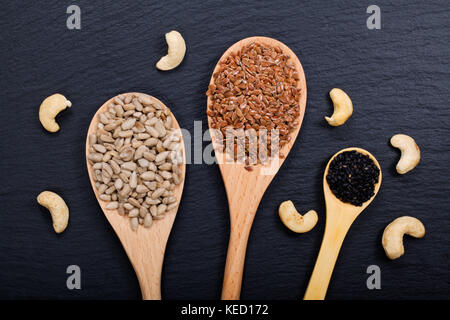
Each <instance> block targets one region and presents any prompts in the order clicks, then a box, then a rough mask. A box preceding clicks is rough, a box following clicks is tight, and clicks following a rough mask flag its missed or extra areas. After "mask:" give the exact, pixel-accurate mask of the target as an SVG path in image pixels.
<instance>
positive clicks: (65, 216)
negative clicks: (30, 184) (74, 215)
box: [37, 191, 69, 233]
mask: <svg viewBox="0 0 450 320" xmlns="http://www.w3.org/2000/svg"><path fill="white" fill-rule="evenodd" d="M37 202H38V203H39V204H40V205H41V206H44V207H46V208H47V209H48V210H49V211H50V214H51V215H52V220H53V229H55V232H56V233H61V232H63V231H64V230H65V229H66V227H67V223H68V222H69V208H68V207H67V205H66V203H65V202H64V200H63V198H61V197H60V196H58V195H57V194H56V193H54V192H51V191H43V192H41V193H40V194H39V195H38V197H37Z"/></svg>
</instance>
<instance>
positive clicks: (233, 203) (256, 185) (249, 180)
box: [207, 37, 306, 300]
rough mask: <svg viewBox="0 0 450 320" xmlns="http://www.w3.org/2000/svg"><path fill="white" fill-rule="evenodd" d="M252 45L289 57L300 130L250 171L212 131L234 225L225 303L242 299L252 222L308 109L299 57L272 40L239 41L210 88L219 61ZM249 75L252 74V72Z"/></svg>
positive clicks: (209, 100) (293, 132)
mask: <svg viewBox="0 0 450 320" xmlns="http://www.w3.org/2000/svg"><path fill="white" fill-rule="evenodd" d="M252 43H260V44H263V45H269V46H271V47H273V48H279V49H281V52H282V53H283V54H286V55H289V59H290V61H292V65H293V68H294V70H295V71H296V73H297V75H298V82H297V87H296V89H297V90H300V93H301V94H300V96H299V98H298V106H299V112H298V116H297V118H296V119H294V121H297V126H296V127H295V128H293V130H292V131H291V132H290V133H289V139H290V140H289V142H288V143H287V144H285V145H284V146H282V147H281V148H280V155H282V156H281V157H278V156H276V157H274V159H273V160H270V161H269V163H268V164H265V165H264V166H263V165H256V166H252V167H250V168H248V166H245V164H243V163H239V162H233V163H230V162H227V160H226V155H225V153H224V152H223V151H222V150H223V149H222V147H221V146H220V145H221V144H220V143H221V141H222V140H221V139H220V138H217V137H216V136H215V135H214V132H213V131H212V132H211V138H212V143H213V146H214V151H215V156H216V158H217V160H218V162H219V168H220V172H221V174H222V178H223V181H224V184H225V189H226V192H227V198H228V205H229V210H230V222H231V223H230V227H231V230H230V240H229V243H228V253H227V260H226V265H225V275H224V280H223V288H222V299H224V300H237V299H239V298H240V293H241V285H242V276H243V272H244V262H245V253H246V249H247V241H248V237H249V234H250V229H251V227H252V223H253V219H254V217H255V214H256V211H257V209H258V206H259V202H260V201H261V198H262V197H263V195H264V193H265V191H266V189H267V187H268V186H269V184H270V182H271V181H272V179H273V178H274V177H275V175H276V173H277V172H278V170H279V168H280V167H281V165H282V164H283V162H284V160H285V158H286V157H287V155H288V154H289V152H290V150H291V148H292V146H293V145H294V142H295V139H296V138H297V135H298V133H299V131H300V127H301V124H302V120H303V116H304V114H305V109H306V79H305V74H304V71H303V68H302V65H301V63H300V61H299V59H298V57H297V56H296V55H295V53H294V52H293V51H292V50H291V49H290V48H289V47H288V46H286V45H285V44H283V43H282V42H280V41H277V40H275V39H272V38H267V37H250V38H246V39H243V40H240V41H238V42H236V43H235V44H233V45H232V46H231V47H229V48H228V49H227V50H226V51H225V53H224V54H223V55H222V57H221V58H220V60H219V63H217V65H216V67H215V69H214V71H213V75H212V77H211V81H210V86H211V85H213V84H214V81H215V78H214V75H215V74H216V73H218V72H219V71H220V69H221V66H220V61H222V59H224V58H226V57H228V56H229V55H230V54H232V53H236V52H238V51H240V50H242V48H243V47H244V46H247V45H250V44H252ZM249 74H251V73H250V72H249ZM207 103H208V108H210V107H211V106H212V104H213V101H212V98H211V96H210V95H209V96H208V102H207ZM208 124H209V128H210V129H213V128H214V123H213V119H212V118H211V115H210V114H208ZM246 167H247V168H246Z"/></svg>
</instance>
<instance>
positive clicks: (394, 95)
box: [0, 0, 450, 299]
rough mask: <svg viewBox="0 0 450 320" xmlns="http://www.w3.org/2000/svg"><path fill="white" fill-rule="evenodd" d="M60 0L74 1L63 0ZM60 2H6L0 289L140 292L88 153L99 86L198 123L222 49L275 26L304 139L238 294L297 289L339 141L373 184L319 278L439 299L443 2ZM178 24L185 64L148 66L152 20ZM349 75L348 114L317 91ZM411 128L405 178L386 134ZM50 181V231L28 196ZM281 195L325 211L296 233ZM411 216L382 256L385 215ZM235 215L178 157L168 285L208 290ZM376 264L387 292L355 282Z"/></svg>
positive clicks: (341, 294)
mask: <svg viewBox="0 0 450 320" xmlns="http://www.w3.org/2000/svg"><path fill="white" fill-rule="evenodd" d="M68 4H69V3H68ZM68 4H65V3H62V2H60V1H55V0H54V1H45V2H29V1H28V2H27V3H26V6H24V3H23V2H22V1H14V2H11V1H10V2H9V3H8V4H5V6H3V7H2V10H1V11H0V40H1V46H0V61H1V64H0V74H1V77H0V88H1V93H0V108H1V111H2V113H1V117H0V135H1V137H2V139H0V150H1V160H0V173H1V178H2V183H1V184H0V298H65V299H72V298H99V299H137V298H139V297H140V291H139V287H138V283H137V280H136V277H135V275H134V272H133V269H132V267H131V265H130V263H129V261H128V259H127V257H126V255H125V252H124V251H123V250H122V248H121V245H120V242H119V241H118V239H117V237H116V236H115V234H114V232H113V231H112V229H111V227H110V226H109V225H108V223H107V221H106V219H105V218H104V216H103V214H102V212H101V210H100V208H99V206H98V205H97V203H96V200H95V197H94V194H93V192H92V191H91V186H90V184H89V180H88V176H87V171H86V165H85V161H84V143H85V135H86V132H87V128H88V125H89V121H90V119H91V117H92V116H93V114H94V113H95V111H96V110H97V108H98V107H99V106H101V105H102V103H103V102H104V101H106V100H107V99H109V98H110V97H112V96H114V95H116V94H118V93H121V92H128V91H141V92H145V93H148V94H151V95H153V96H155V97H157V98H159V99H161V100H162V101H163V102H165V103H166V104H167V105H168V106H169V107H170V108H171V109H172V111H173V112H174V114H175V115H176V116H177V119H178V121H179V123H180V124H181V125H182V126H183V127H184V128H186V129H188V130H190V131H191V133H193V131H194V130H193V129H194V120H197V121H202V124H203V128H204V129H205V128H206V126H207V123H206V115H205V107H206V96H205V94H204V93H205V91H206V89H207V84H208V82H209V78H210V76H211V72H212V70H213V68H214V66H215V64H216V62H217V60H218V58H219V57H220V56H221V55H222V53H223V52H224V51H225V50H226V49H227V48H228V47H229V46H230V45H232V44H233V43H234V42H236V41H238V40H240V39H242V38H245V37H248V36H253V35H265V36H270V37H274V38H276V39H278V40H280V41H282V42H284V43H285V44H287V45H288V46H289V47H290V48H291V49H292V50H293V51H294V52H296V54H297V55H298V57H299V58H300V60H301V62H302V64H303V67H304V69H305V73H306V79H307V85H308V102H307V110H306V115H305V119H304V122H303V126H302V129H301V131H300V135H299V138H298V140H297V142H296V143H295V145H294V148H293V150H292V151H291V153H290V155H289V157H288V159H287V160H286V162H285V163H284V165H283V167H282V169H281V170H280V172H279V174H278V175H277V177H276V178H275V179H274V180H273V182H272V184H271V186H270V187H269V189H268V190H267V193H266V195H265V196H264V198H263V200H262V202H261V205H260V208H259V210H258V212H257V216H256V219H255V222H254V225H253V229H252V232H251V235H250V240H249V244H248V251H247V260H246V269H245V275H244V282H243V290H242V298H243V299H298V298H300V297H302V296H303V293H304V291H305V289H306V286H307V282H308V279H309V277H310V275H311V272H312V269H313V266H314V262H315V259H316V256H317V253H318V250H319V246H320V242H321V237H322V234H323V230H324V225H325V208H324V201H323V195H322V174H323V169H324V167H325V164H326V162H327V161H328V159H329V157H330V156H331V155H332V154H334V153H335V152H336V151H338V150H340V149H342V148H344V147H349V146H359V147H362V148H365V149H367V150H369V151H370V152H372V153H373V154H374V155H375V157H377V159H378V160H379V161H380V163H381V166H382V170H383V185H382V187H381V191H380V193H379V195H378V197H377V199H375V201H374V202H373V203H372V205H371V206H370V207H369V208H368V209H367V210H366V211H365V212H364V214H363V215H361V216H360V217H359V218H358V219H357V221H356V222H355V224H354V225H353V226H352V228H351V230H350V232H349V234H348V236H347V239H346V240H345V242H344V245H343V248H342V250H341V254H340V256H339V259H338V261H337V264H336V268H335V271H334V274H333V278H332V281H331V283H330V286H329V291H328V296H327V297H328V298H329V299H416V298H424V299H429V298H448V296H449V294H450V282H449V279H450V277H449V267H450V266H449V249H448V244H449V238H450V236H449V233H448V221H449V219H450V212H449V208H450V197H449V185H448V180H449V178H448V174H449V172H450V162H449V161H448V160H449V156H450V141H449V134H450V130H449V124H448V119H449V118H450V108H449V106H448V103H449V100H450V94H449V87H450V82H449V69H448V66H449V62H450V61H449V55H448V53H449V52H448V39H449V32H450V30H449V28H448V19H449V14H450V12H449V7H448V2H446V1H434V2H433V3H429V2H424V1H416V0H415V1H410V0H409V1H406V0H401V1H378V2H377V3H376V4H378V5H379V6H380V7H381V11H382V29H381V30H375V31H370V30H368V29H367V28H366V18H367V17H368V14H366V7H367V5H368V4H366V3H363V2H361V1H356V0H355V1H339V2H328V3H325V2H319V1H254V2H250V1H227V2H223V3H222V2H213V1H196V2H195V3H194V2H193V1H176V2H175V1H160V2H156V1H126V2H123V1H121V2H119V1H112V0H109V1H77V4H78V5H79V6H80V7H81V12H82V30H80V31H69V30H67V29H66V13H65V12H66V6H67V5H68ZM172 29H176V30H178V31H180V32H181V33H182V34H183V36H184V37H185V40H186V43H187V50H188V51H187V55H186V58H185V60H184V61H183V63H182V64H181V66H180V67H178V68H177V69H175V70H173V71H171V72H166V73H163V72H160V71H158V70H157V69H156V68H155V66H154V65H155V63H156V62H157V61H158V59H159V58H160V57H161V56H162V55H163V54H165V51H166V44H165V41H164V33H165V32H168V31H170V30H172ZM332 87H339V88H342V89H344V90H345V91H346V92H347V93H348V94H349V95H350V97H351V98H352V100H353V104H354V108H355V112H354V114H353V116H352V118H351V119H350V120H349V121H348V122H347V123H346V124H345V125H344V126H342V127H338V128H332V127H330V126H328V124H327V123H326V121H325V120H324V119H323V117H324V116H325V115H329V114H331V112H332V105H331V101H330V99H329V97H328V91H329V90H330V89H331V88H332ZM55 92H60V93H62V94H64V95H66V96H67V97H68V98H69V99H70V100H71V101H72V103H73V106H72V108H71V109H70V110H69V111H66V112H64V114H63V115H61V116H60V117H59V118H58V122H59V123H60V125H61V130H60V132H58V133H56V134H50V133H47V132H46V131H45V130H44V129H43V128H42V127H41V125H40V123H39V120H38V108H39V105H40V103H41V101H42V100H43V99H44V98H45V97H47V96H48V95H50V94H53V93H55ZM399 132H402V133H405V134H410V135H412V136H413V137H414V138H415V139H416V141H417V143H418V144H419V146H420V147H421V150H422V154H423V158H422V161H421V163H420V165H419V166H418V167H417V168H416V169H415V170H414V171H412V172H411V173H409V174H407V175H405V176H399V175H397V174H396V172H395V164H396V162H397V159H398V156H399V153H398V151H397V150H395V149H393V148H392V147H390V145H389V138H390V137H391V136H392V135H393V134H396V133H399ZM44 189H50V190H52V191H55V192H57V193H59V194H60V195H61V196H63V197H64V199H65V200H66V201H67V203H68V205H69V207H70V213H71V217H70V222H69V226H68V228H67V230H66V231H65V232H64V233H63V234H61V235H56V234H55V233H54V232H53V230H52V226H51V219H50V215H49V214H48V213H47V212H46V211H45V209H41V208H40V207H39V205H38V204H37V202H36V200H35V197H36V196H37V195H38V194H39V192H41V191H42V190H44ZM288 199H292V200H293V201H294V203H296V205H297V208H298V210H299V211H306V210H309V209H315V210H317V212H318V214H319V222H318V225H317V227H316V228H315V229H313V230H312V231H311V232H309V233H307V234H303V235H297V234H293V233H291V232H290V231H289V230H287V229H286V228H285V227H284V226H283V225H282V224H281V222H280V220H279V218H278V216H277V207H278V205H279V203H280V202H282V201H284V200H288ZM400 215H412V216H415V217H417V218H419V219H421V220H422V221H423V223H424V224H425V226H426V229H427V235H426V237H425V238H424V239H420V240H417V239H407V240H406V254H405V256H403V257H402V258H400V259H398V260H396V261H389V260H388V259H387V258H386V257H385V255H384V252H383V249H382V247H381V235H382V232H383V229H384V227H385V226H386V225H387V224H388V223H389V222H390V221H392V220H393V219H394V218H396V217H398V216H400ZM228 232H229V220H228V211H227V202H226V195H225V192H224V187H223V184H222V180H221V177H220V173H219V169H218V167H217V166H215V165H206V164H196V165H189V166H188V167H187V180H186V184H185V192H184V197H183V200H182V203H181V207H180V210H179V212H178V217H177V219H176V221H175V225H174V228H173V231H172V235H171V237H170V239H169V243H168V247H167V251H166V259H165V264H164V270H163V285H162V294H163V297H164V298H165V299H217V298H219V297H220V291H221V284H222V276H223V269H224V263H225V255H226V249H227V242H228ZM71 264H77V265H79V266H80V267H81V270H82V290H78V291H77V290H73V291H70V290H68V289H67V288H66V277H67V275H66V273H65V270H66V268H67V266H68V265H71ZM372 264H376V265H379V266H380V268H381V272H382V278H381V284H382V290H378V291H377V290H372V291H369V290H368V289H367V288H366V279H367V276H368V275H367V274H366V273H365V271H366V268H367V266H369V265H372Z"/></svg>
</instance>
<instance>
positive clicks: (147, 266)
mask: <svg viewBox="0 0 450 320" xmlns="http://www.w3.org/2000/svg"><path fill="white" fill-rule="evenodd" d="M128 94H135V95H139V94H141V93H136V92H133V93H124V94H123V95H125V96H126V95H128ZM151 98H152V99H154V100H155V101H156V102H157V103H160V104H162V105H164V104H163V103H162V102H161V101H159V100H158V99H156V98H154V97H151ZM113 100H114V98H111V99H109V100H108V101H106V102H105V103H104V104H103V105H102V106H101V107H100V109H98V110H97V112H96V113H95V115H94V117H93V118H92V121H91V124H90V125H89V130H88V134H87V139H86V163H87V168H88V173H89V179H90V180H91V185H92V189H93V190H94V193H95V196H96V198H97V201H98V203H99V204H100V207H101V208H102V210H103V213H104V214H105V216H106V218H107V219H108V221H109V223H110V224H111V226H112V227H113V229H114V231H115V232H116V234H117V236H118V237H119V239H120V242H121V243H122V246H123V247H124V249H125V251H126V253H127V255H128V258H129V259H130V261H131V264H132V265H133V268H134V271H135V272H136V275H137V278H138V281H139V285H140V287H141V293H142V299H144V300H160V299H161V271H162V265H163V260H164V251H165V249H166V243H167V240H168V239H169V234H170V230H171V229H172V225H173V223H174V220H175V216H176V214H177V211H178V206H179V204H180V200H181V194H182V193H183V186H184V178H185V174H186V155H185V152H184V143H183V136H182V135H181V131H180V138H181V140H180V144H181V148H182V150H181V152H182V154H183V163H182V164H181V165H180V166H181V168H180V169H181V171H182V177H183V182H182V183H181V184H179V185H177V186H176V188H175V190H174V196H175V197H176V198H177V201H178V206H177V207H176V208H174V209H172V210H171V211H168V212H166V213H165V216H164V218H163V219H161V220H154V221H153V224H152V226H151V227H150V228H144V227H143V226H142V225H140V226H139V227H138V229H137V230H136V231H133V230H132V229H131V227H130V221H129V220H130V218H129V217H128V216H121V215H119V213H118V211H117V210H107V209H106V205H107V204H108V202H106V201H103V200H101V199H100V198H99V193H98V191H97V188H96V187H95V181H94V170H93V168H92V166H91V165H90V164H89V161H88V159H87V155H88V152H89V135H90V134H92V133H95V132H96V131H97V124H98V122H99V119H98V118H99V117H98V115H99V113H101V112H105V111H107V110H108V106H109V104H110V103H113ZM170 115H171V116H172V127H173V128H177V129H180V126H179V124H178V122H177V120H176V119H175V116H174V115H173V114H172V113H171V114H170Z"/></svg>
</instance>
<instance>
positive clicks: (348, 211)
mask: <svg viewBox="0 0 450 320" xmlns="http://www.w3.org/2000/svg"><path fill="white" fill-rule="evenodd" d="M346 151H357V152H359V153H362V154H364V155H367V156H369V157H370V159H371V160H372V161H373V162H374V163H375V165H376V166H377V168H378V169H379V170H380V175H379V177H378V182H377V183H376V184H375V188H374V195H373V196H372V197H371V198H370V199H369V200H367V201H366V202H364V203H363V204H362V206H355V205H353V204H350V203H345V202H343V201H341V200H340V199H338V198H337V197H336V196H335V195H334V194H333V192H332V191H331V189H330V186H329V185H328V182H327V179H326V178H327V175H328V170H329V168H330V163H331V162H332V161H333V159H334V158H335V157H336V156H337V155H339V154H341V153H343V152H346ZM380 186H381V167H380V164H379V163H378V161H377V159H375V157H374V156H373V155H372V154H371V153H370V152H368V151H366V150H364V149H361V148H355V147H352V148H346V149H342V150H340V151H339V152H337V153H336V154H334V155H333V156H332V157H331V159H330V161H328V164H327V166H326V168H325V172H324V175H323V192H324V196H325V204H326V210H327V221H326V225H325V233H324V236H323V240H322V245H321V247H320V251H319V256H318V257H317V261H316V265H315V267H314V271H313V273H312V276H311V279H310V280H309V284H308V288H307V289H306V293H305V296H304V299H305V300H323V299H325V295H326V293H327V289H328V284H329V283H330V279H331V275H332V273H333V269H334V265H335V264H336V260H337V257H338V255H339V251H340V249H341V246H342V243H343V241H344V239H345V236H346V235H347V232H348V230H349V229H350V226H351V225H352V223H353V222H354V221H355V219H356V218H357V217H358V216H359V215H360V213H361V212H363V211H364V209H366V208H367V206H368V205H369V204H370V203H371V202H372V201H373V199H375V197H376V195H377V194H378V191H379V190H380Z"/></svg>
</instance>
